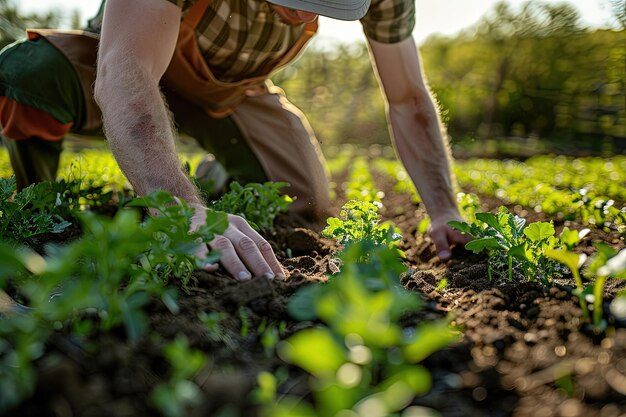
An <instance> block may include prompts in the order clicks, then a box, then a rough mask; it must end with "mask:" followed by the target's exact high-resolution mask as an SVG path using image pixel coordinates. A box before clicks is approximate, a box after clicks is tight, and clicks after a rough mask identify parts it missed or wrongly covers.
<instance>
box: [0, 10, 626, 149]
mask: <svg viewBox="0 0 626 417" xmlns="http://www.w3.org/2000/svg"><path fill="white" fill-rule="evenodd" d="M606 1H608V3H607V4H608V6H609V7H611V9H612V11H613V15H614V17H615V19H614V20H615V22H616V25H615V26H616V28H615V29H612V30H590V29H587V28H585V27H584V26H583V24H582V22H581V19H580V16H579V14H578V12H577V11H576V9H575V8H573V7H572V6H570V5H569V4H568V3H559V4H553V3H552V4H549V3H543V2H541V1H528V2H526V3H524V4H523V5H522V6H521V7H520V8H519V9H513V8H512V7H511V6H509V5H508V3H506V2H501V3H499V4H497V5H496V6H495V7H494V9H493V10H492V11H491V12H490V13H488V14H487V15H485V16H484V17H483V18H482V19H481V20H480V21H479V22H478V23H476V24H475V25H473V26H471V27H470V28H468V29H466V30H464V31H462V32H460V33H459V34H457V35H455V36H452V37H444V36H432V37H430V38H428V39H427V40H426V41H425V42H424V43H423V45H421V48H420V51H421V56H422V61H423V66H424V69H425V72H426V75H427V79H428V81H429V85H430V88H431V90H432V92H433V93H434V95H435V97H436V100H437V102H438V104H439V106H440V108H441V114H442V118H443V120H444V123H445V125H446V127H447V129H448V132H449V135H450V137H451V140H452V141H453V143H454V142H456V143H458V142H461V141H464V140H468V139H470V140H471V139H480V140H484V139H489V140H496V141H498V140H510V139H511V138H538V139H539V140H550V141H558V140H560V141H566V142H570V143H575V144H581V145H580V146H583V144H584V143H590V142H591V143H593V142H603V143H606V142H607V141H608V142H610V143H611V144H613V145H615V146H617V149H626V36H625V32H626V16H625V12H624V7H623V3H621V2H622V1H623V0H606ZM620 3H621V4H620ZM0 12H1V13H0V47H2V46H5V45H7V44H8V43H10V42H12V41H14V40H15V39H18V38H20V37H23V33H24V29H25V28H26V27H56V26H58V25H59V24H60V21H61V18H62V16H60V15H59V13H58V12H55V11H50V12H46V13H40V14H28V15H25V14H21V13H20V12H19V10H18V8H17V7H16V6H15V4H14V2H12V1H11V0H0ZM71 20H72V23H71V26H72V27H81V26H85V25H84V24H81V21H80V16H79V15H78V13H77V12H76V13H75V14H74V15H73V16H72V19H71ZM272 79H273V81H274V82H275V83H276V84H278V85H279V86H281V87H283V88H284V89H285V90H286V91H287V93H288V96H289V97H290V99H291V100H292V101H293V102H294V103H295V104H296V105H297V106H298V107H300V108H301V109H302V110H303V111H304V112H305V113H306V114H307V115H308V117H309V119H310V121H311V124H312V125H313V128H314V129H315V131H316V133H317V135H318V138H319V139H320V141H321V142H322V144H323V146H324V145H326V144H328V145H333V144H338V143H344V142H355V143H365V144H368V143H387V142H388V130H387V124H386V120H385V110H384V107H385V105H384V102H383V100H382V97H381V94H380V89H379V86H378V83H377V80H376V78H375V75H374V72H373V71H372V68H371V64H370V60H369V56H368V51H367V47H366V46H365V44H364V43H355V44H350V45H347V44H339V45H337V46H336V47H335V48H332V49H328V48H326V49H322V48H320V47H317V46H316V44H315V43H313V45H311V46H310V47H309V48H308V49H307V50H306V52H305V53H304V54H303V55H302V57H301V58H300V59H299V60H298V61H297V62H296V63H294V64H293V65H291V66H289V67H287V68H286V69H284V70H282V71H280V72H278V73H276V74H275V75H274V76H273V77H272Z"/></svg>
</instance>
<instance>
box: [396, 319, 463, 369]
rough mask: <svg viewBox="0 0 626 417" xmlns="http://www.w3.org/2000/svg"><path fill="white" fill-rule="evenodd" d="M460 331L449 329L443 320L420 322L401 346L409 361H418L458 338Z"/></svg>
mask: <svg viewBox="0 0 626 417" xmlns="http://www.w3.org/2000/svg"><path fill="white" fill-rule="evenodd" d="M459 336H460V333H459V332H458V331H456V330H454V329H451V328H450V327H449V326H448V324H447V323H446V322H444V321H440V322H436V323H426V324H421V325H420V326H419V327H418V328H417V329H416V331H415V335H414V336H413V337H412V339H411V340H410V341H409V342H408V343H407V344H406V345H405V346H404V347H403V348H402V353H403V354H404V357H405V358H406V360H407V361H409V362H410V363H418V362H420V361H422V360H424V359H426V358H427V357H428V356H430V355H431V354H432V353H434V352H436V351H438V350H440V349H443V348H444V347H446V346H448V345H449V344H450V343H452V342H454V341H456V340H458V338H459Z"/></svg>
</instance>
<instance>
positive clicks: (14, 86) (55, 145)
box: [0, 39, 84, 189]
mask: <svg viewBox="0 0 626 417" xmlns="http://www.w3.org/2000/svg"><path fill="white" fill-rule="evenodd" d="M83 119H84V99H83V93H82V89H81V86H80V83H79V80H78V77H77V75H76V73H75V71H74V69H73V67H72V65H71V64H70V63H69V61H68V60H67V59H66V58H65V57H64V56H63V54H62V53H61V52H59V51H58V50H57V49H56V48H55V47H54V46H52V45H50V44H49V43H48V42H47V41H45V40H43V39H38V40H34V41H32V40H25V41H22V42H17V43H14V44H12V45H10V46H8V47H7V48H5V49H4V50H3V51H2V53H1V54H0V128H1V129H2V130H1V134H0V136H1V139H2V143H3V144H4V145H5V146H6V147H7V150H8V152H9V157H10V159H11V166H12V167H13V171H14V173H15V176H16V180H17V186H18V189H22V188H24V187H27V186H28V185H30V184H33V183H35V182H39V181H45V180H54V179H55V177H56V171H57V168H58V163H59V155H60V153H61V148H62V139H63V137H64V136H65V134H66V133H67V132H68V131H69V130H70V129H72V128H73V127H76V126H80V125H81V124H82V123H83Z"/></svg>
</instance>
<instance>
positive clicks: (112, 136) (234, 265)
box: [95, 0, 284, 279]
mask: <svg viewBox="0 0 626 417" xmlns="http://www.w3.org/2000/svg"><path fill="white" fill-rule="evenodd" d="M180 17H181V10H180V8H179V7H177V6H175V5H174V4H172V3H170V2H167V1H165V0H132V1H126V0H108V1H107V4H106V8H105V13H104V21H103V26H102V34H101V40H100V49H99V53H98V68H97V78H96V84H95V98H96V101H97V103H98V105H99V106H100V109H101V110H102V120H103V125H104V130H105V134H106V137H107V139H108V142H109V145H110V147H111V150H112V151H113V154H114V155H115V159H116V160H117V162H118V164H119V166H120V168H121V169H122V171H123V172H124V174H125V175H126V177H127V178H128V180H129V181H130V183H131V184H132V186H133V188H134V189H135V191H136V192H137V194H139V195H145V194H149V193H150V192H152V191H154V190H157V189H163V190H166V191H169V192H170V193H171V194H172V195H173V196H176V197H179V198H181V199H183V200H185V201H186V202H187V203H189V204H190V205H191V206H193V207H194V208H195V209H196V215H195V216H194V218H193V219H192V227H193V228H195V227H198V226H199V225H200V224H202V223H203V222H204V219H205V208H204V207H203V206H202V202H201V200H200V198H199V196H198V192H197V190H196V188H195V187H194V186H193V185H192V183H191V181H190V180H189V178H187V176H186V174H185V173H184V172H183V170H182V167H181V163H180V161H179V159H178V156H177V154H176V149H175V145H174V130H173V128H172V123H171V117H170V114H169V111H168V110H167V107H166V105H165V101H164V99H163V97H162V95H161V92H160V89H159V81H160V79H161V77H162V76H163V74H164V73H165V70H166V69H167V67H168V65H169V62H170V60H171V58H172V55H173V52H174V48H175V47H176V40H177V38H178V30H179V26H180ZM229 221H230V224H229V227H228V229H227V230H226V232H225V233H224V235H223V236H217V237H216V238H215V239H214V240H213V241H212V242H211V244H210V246H211V247H212V248H213V249H216V250H219V251H220V252H221V254H222V257H221V261H220V262H221V263H222V265H223V266H224V267H225V268H226V270H227V271H228V272H229V273H230V274H231V275H233V276H234V277H237V278H240V279H246V278H249V277H250V276H253V275H254V276H261V275H268V276H279V277H284V272H283V271H282V268H281V267H280V264H279V263H278V261H277V260H276V257H275V255H274V252H273V251H272V248H271V246H270V244H269V243H268V242H267V241H265V239H263V238H262V237H261V236H260V235H259V234H258V233H256V232H255V231H254V230H253V229H252V228H251V227H250V226H249V225H248V224H247V223H246V222H245V220H243V219H242V218H240V217H238V216H232V215H230V216H229ZM206 253H207V249H206V248H203V249H202V250H200V251H199V252H198V253H197V254H196V255H197V256H198V257H200V258H203V257H205V256H206ZM213 267H214V266H212V265H211V266H209V267H208V268H207V269H213Z"/></svg>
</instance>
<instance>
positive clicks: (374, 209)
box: [322, 200, 402, 247]
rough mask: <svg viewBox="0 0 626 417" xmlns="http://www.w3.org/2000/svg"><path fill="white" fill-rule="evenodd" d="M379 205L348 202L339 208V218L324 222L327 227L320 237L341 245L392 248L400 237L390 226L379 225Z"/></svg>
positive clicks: (364, 202)
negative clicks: (369, 245) (361, 243)
mask: <svg viewBox="0 0 626 417" xmlns="http://www.w3.org/2000/svg"><path fill="white" fill-rule="evenodd" d="M379 207H381V204H380V203H370V202H367V201H360V200H350V201H348V202H346V203H345V204H344V205H343V207H342V208H341V212H340V217H339V218H336V217H330V218H328V219H327V220H326V222H327V223H328V226H326V228H325V229H324V230H322V235H324V236H326V237H332V238H335V239H337V240H338V241H339V243H341V244H342V245H349V244H351V243H353V242H358V241H365V242H371V243H372V244H373V245H380V246H387V247H391V246H394V244H395V242H397V241H398V240H400V239H401V238H402V236H401V235H400V234H399V233H397V232H398V231H397V229H396V228H394V227H393V226H392V225H391V224H379V222H380V215H379V214H378V209H379Z"/></svg>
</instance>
